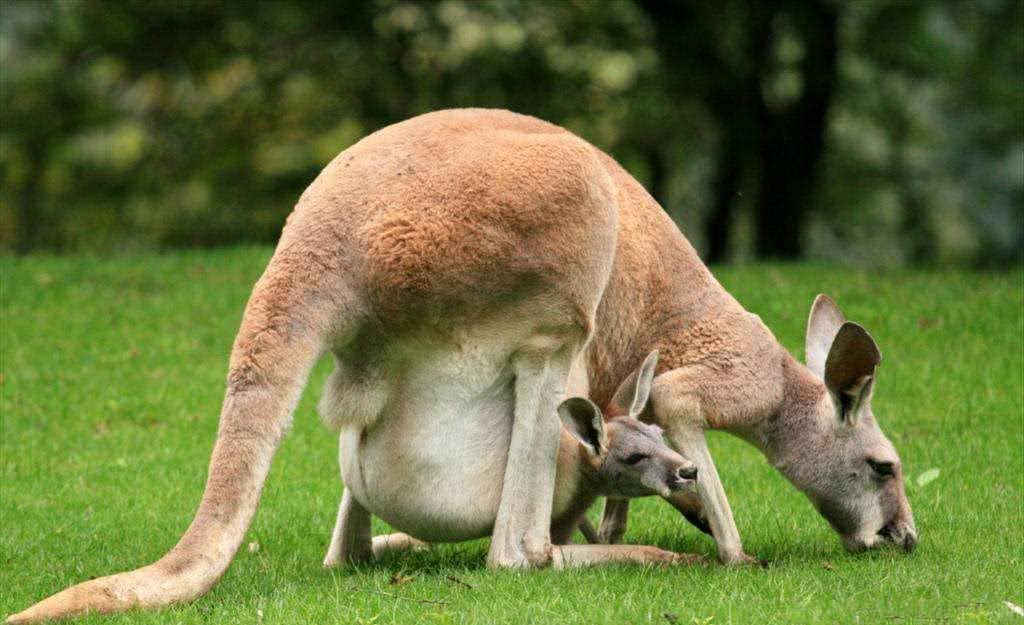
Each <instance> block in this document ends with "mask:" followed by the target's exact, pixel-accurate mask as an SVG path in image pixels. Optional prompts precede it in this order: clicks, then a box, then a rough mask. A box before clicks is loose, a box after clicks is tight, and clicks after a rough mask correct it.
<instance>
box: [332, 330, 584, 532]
mask: <svg viewBox="0 0 1024 625" xmlns="http://www.w3.org/2000/svg"><path fill="white" fill-rule="evenodd" d="M503 317H504V319H503V320H502V321H501V322H500V323H498V324H495V323H481V324H479V325H478V326H476V327H473V328H470V329H468V330H467V329H465V328H461V329H460V330H459V331H458V333H453V334H450V335H447V336H443V337H441V338H439V337H438V336H437V335H434V336H432V337H431V339H430V340H407V341H406V342H405V343H404V344H403V345H401V346H396V345H383V346H380V347H379V349H380V353H377V354H368V353H366V352H365V351H361V352H358V353H351V354H349V355H341V356H336V365H337V368H336V370H335V372H334V373H333V374H332V376H331V378H330V379H329V380H328V384H327V389H326V391H325V396H324V400H323V401H322V402H321V412H322V413H323V416H324V419H325V421H326V422H327V423H328V425H332V426H334V427H339V428H340V446H339V455H340V464H341V473H342V479H343V481H344V483H345V486H346V488H348V489H350V490H351V492H352V494H353V496H354V497H355V498H356V500H358V501H359V503H360V504H362V505H363V507H365V508H366V509H367V510H369V511H370V512H371V513H373V514H375V515H377V516H378V517H380V518H382V519H383V520H384V521H386V522H387V523H388V524H390V525H391V526H392V527H394V528H395V529H397V530H399V531H402V532H405V533H407V534H410V535H412V536H415V537H416V538H419V539H421V540H425V541H430V542H457V541H462V540H470V539H474V538H481V537H484V536H487V535H489V534H490V533H491V530H492V528H493V526H494V521H495V518H496V516H497V511H498V504H499V501H500V497H501V489H502V483H503V480H504V474H505V464H506V461H507V453H508V448H509V442H510V438H511V434H512V423H513V413H514V394H513V388H514V379H513V367H512V364H511V361H512V358H513V356H514V354H515V353H516V352H517V351H518V350H520V349H524V348H526V349H530V348H534V347H539V348H550V345H551V344H553V343H557V342H559V341H560V340H562V339H560V338H559V337H558V336H554V335H551V334H550V331H549V330H548V331H545V332H539V331H538V330H537V328H536V326H537V325H538V324H537V321H536V320H535V319H529V320H528V321H524V320H522V319H520V320H518V321H515V322H514V321H510V318H509V317H508V316H503ZM548 327H550V326H548ZM385 353H386V354H390V355H388V356H384V357H381V354H385ZM356 359H361V360H362V361H364V362H365V361H366V360H371V361H379V365H378V367H377V369H376V371H377V372H376V373H373V374H371V375H370V376H369V378H368V377H367V375H366V374H365V372H362V373H361V375H359V376H356V375H353V374H352V373H351V372H350V367H351V366H355V363H356V362H357V360H356ZM350 362H351V363H352V365H350V364H349V363H350ZM582 362H583V359H582V358H581V359H579V360H578V363H582ZM568 390H569V391H571V392H572V393H573V394H582V395H585V394H586V372H585V370H583V369H582V365H581V364H580V365H579V366H577V367H574V370H573V373H572V375H571V376H570V384H569V389H568ZM552 418H555V417H554V415H552ZM558 503H559V502H556V508H557V507H559V506H558V505H557V504H558Z"/></svg>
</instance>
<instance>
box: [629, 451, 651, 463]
mask: <svg viewBox="0 0 1024 625" xmlns="http://www.w3.org/2000/svg"><path fill="white" fill-rule="evenodd" d="M647 458H648V456H647V454H639V453H638V454H631V455H630V456H629V457H628V458H626V459H625V460H624V462H625V463H626V464H636V463H638V462H640V461H641V460H647Z"/></svg>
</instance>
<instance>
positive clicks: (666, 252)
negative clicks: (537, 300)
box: [588, 182, 750, 406]
mask: <svg viewBox="0 0 1024 625" xmlns="http://www.w3.org/2000/svg"><path fill="white" fill-rule="evenodd" d="M633 184H634V185H636V183H635V182H634V183H633ZM638 187H639V185H636V186H635V187H631V186H627V192H626V193H625V195H626V197H627V198H631V200H632V201H631V202H620V205H621V206H620V220H619V240H618V244H617V247H616V257H615V262H614V264H613V267H612V273H611V276H610V278H609V281H608V285H607V287H606V289H605V292H604V296H603V298H602V300H601V303H600V305H599V306H598V311H597V327H596V333H595V336H594V337H593V339H592V341H591V344H590V347H589V352H588V374H589V378H590V396H591V398H592V399H593V400H594V401H595V402H597V403H598V405H600V406H605V405H607V403H608V401H609V400H610V399H611V397H612V395H613V394H614V392H615V388H616V386H617V384H618V382H619V381H620V380H622V379H624V378H625V377H626V375H628V374H629V372H631V371H633V370H634V369H635V368H636V367H637V366H638V365H639V364H640V362H641V361H642V360H643V358H644V357H645V356H646V355H647V354H648V353H649V352H650V351H651V350H652V349H655V348H658V349H661V348H663V347H665V346H666V345H667V344H669V343H672V342H673V341H674V337H677V336H682V335H684V334H685V333H686V332H687V331H688V330H689V329H692V328H694V327H697V326H701V325H703V326H705V327H709V328H710V327H712V326H713V325H715V324H718V325H721V324H723V323H724V324H735V323H747V321H746V320H745V318H747V317H750V315H749V314H748V313H746V311H745V310H743V308H742V306H740V305H739V303H738V302H736V300H735V299H734V298H733V297H732V296H731V295H729V293H728V292H726V291H725V289H724V288H722V285H721V284H719V283H718V281H717V280H716V279H715V277H714V276H713V275H712V274H711V272H710V271H709V270H708V268H707V267H706V266H705V265H704V263H702V262H701V260H700V258H699V257H698V256H697V252H696V251H695V250H694V249H693V246H691V245H690V243H689V242H688V241H687V240H686V238H685V237H684V236H683V235H682V233H681V232H680V231H679V229H678V228H677V227H676V225H675V224H674V223H673V222H672V220H671V219H670V218H669V217H668V215H666V214H665V213H664V211H662V209H661V207H660V206H658V205H657V203H656V202H654V200H653V199H652V198H650V196H648V195H647V194H646V192H643V190H642V189H639V188H638ZM630 190H631V191H630ZM620 200H621V198H620ZM716 320H717V321H716ZM712 322H713V323H712ZM715 331H717V330H715ZM677 342H679V341H677ZM687 356H688V354H686V353H684V352H683V351H682V350H669V352H668V353H666V352H664V351H663V352H662V353H661V360H660V362H659V366H658V373H662V372H664V371H667V370H671V369H674V368H677V367H680V366H684V365H686V364H689V363H688V362H686V358H687Z"/></svg>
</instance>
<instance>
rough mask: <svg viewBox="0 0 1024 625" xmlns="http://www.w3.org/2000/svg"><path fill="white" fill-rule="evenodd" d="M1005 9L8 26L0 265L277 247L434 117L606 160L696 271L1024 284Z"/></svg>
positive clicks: (687, 10) (103, 10)
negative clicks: (364, 151)
mask: <svg viewBox="0 0 1024 625" xmlns="http://www.w3.org/2000/svg"><path fill="white" fill-rule="evenodd" d="M1021 11H1022V3H1020V2H1019V1H1017V0H985V2H972V1H968V0H957V1H954V2H949V3H891V2H886V1H883V0H863V1H861V2H857V3H852V4H840V3H835V2H830V1H828V0H813V1H810V2H798V1H797V0H766V1H765V2H758V3H746V2H739V1H738V0H725V1H723V2H719V3H713V4H712V3H698V2H667V1H665V2H658V1H656V0H635V1H627V0H621V1H616V2H607V3H596V2H589V1H584V0H567V1H565V2H557V3H555V2H552V3H540V2H524V1H519V0H490V1H487V2H474V1H470V0H443V1H441V2H428V1H425V0H372V1H362V0H359V1H356V0H352V1H349V2H335V3H314V2H264V3H256V4H251V5H250V4H244V5H243V4H239V3H226V2H221V1H219V0H189V1H188V2H180V1H179V0H151V1H145V2H144V1H141V0H127V1H123V2H102V1H99V0H92V1H88V2H74V3H71V2H62V3H40V2H34V1H31V0H21V1H18V0H6V1H5V2H3V4H0V250H16V251H19V252H26V251H30V250H34V249H53V250H81V249H94V250H101V251H106V250H124V249H133V248H140V249H144V248H154V247H156V248H163V247H177V246H196V245H200V246H209V245H223V244H231V243H235V242H240V241H263V242H271V241H273V240H274V239H275V238H276V237H277V234H278V233H279V231H280V227H281V224H282V223H283V220H284V217H285V215H286V214H287V213H288V211H289V210H290V208H291V206H292V205H293V204H294V201H295V199H296V198H297V197H298V195H299V193H300V192H301V190H302V188H303V187H304V185H306V184H308V182H309V180H311V179H312V178H313V177H314V176H315V175H316V173H317V172H318V171H319V169H320V168H322V167H323V165H324V164H326V162H328V161H329V160H330V159H331V158H333V156H334V155H335V154H337V153H338V152H339V151H340V150H342V149H344V148H345V147H347V146H348V145H350V144H352V143H353V142H355V141H357V140H358V139H359V138H360V137H362V136H363V135H365V134H366V133H368V132H371V131H373V130H374V129H376V128H379V127H381V126H384V125H386V124H389V123H392V122H395V121H399V120H401V119H404V118H407V117H410V116H413V115H416V114H419V113H423V112H426V111H430V110H434V109H439V108H445V107H453V106H495V107H503V108H509V109H513V110H517V111H520V112H523V113H528V114H533V115H537V116H539V117H542V118H545V119H548V120H550V121H552V122H555V123H559V124H562V125H564V126H566V127H568V128H569V129H571V130H573V131H575V132H577V133H578V134H580V135H582V136H584V137H586V138H587V139H589V140H591V141H592V142H594V143H595V144H596V145H597V146H599V147H601V148H602V149H605V150H607V151H609V152H611V153H612V154H613V155H614V156H616V157H617V158H618V159H619V160H621V161H622V162H623V163H624V164H625V165H626V166H627V168H628V169H630V170H631V171H633V172H634V173H635V174H636V175H637V176H638V178H640V180H641V181H642V182H643V183H644V184H645V185H646V186H647V187H648V189H650V190H651V192H652V194H653V195H655V197H657V198H658V199H659V200H660V201H661V202H662V203H663V205H664V206H665V207H666V210H667V211H668V212H669V214H670V215H672V217H673V218H674V219H676V220H677V221H679V222H680V223H681V224H684V225H685V226H686V227H687V231H688V233H689V234H690V236H691V238H692V239H693V240H694V242H695V243H696V244H697V245H698V246H699V247H700V248H702V249H703V250H704V251H705V252H706V256H707V257H708V258H709V259H711V260H713V261H720V260H723V259H726V258H733V257H742V256H744V255H745V254H746V253H747V250H748V249H749V250H751V251H752V253H753V254H756V255H760V256H770V257H777V258H792V257H796V256H800V255H810V256H812V257H815V258H827V259H834V260H842V261H853V262H861V263H866V264H883V263H901V262H935V261H939V262H974V263H993V264H1004V263H1007V262H1013V261H1014V260H1018V261H1019V260H1020V258H1021V249H1022V247H1024V226H1022V221H1024V218H1022V213H1021V211H1022V208H1021V207H1022V206H1024V128H1022V123H1024V101H1022V98H1024V96H1022V89H1021V87H1020V84H1021V79H1022V78H1024V69H1022V63H1024V61H1022V59H1024V51H1022V43H1021V41H1022V40H1024V32H1022V29H1024V18H1022V15H1021Z"/></svg>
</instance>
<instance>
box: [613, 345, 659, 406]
mask: <svg viewBox="0 0 1024 625" xmlns="http://www.w3.org/2000/svg"><path fill="white" fill-rule="evenodd" d="M657 366H658V350H654V351H652V352H651V353H650V354H647V358H644V361H643V363H642V364H641V365H640V366H639V367H637V369H636V371H634V372H633V373H630V374H629V376H628V377H626V379H625V380H623V381H622V384H619V388H618V389H617V390H616V391H615V395H613V396H612V401H611V403H610V404H609V405H608V409H609V411H610V413H611V414H612V415H613V416H620V415H629V416H631V417H633V418H634V419H636V418H637V417H639V416H640V413H642V412H643V411H644V408H645V407H646V406H647V398H648V397H650V396H651V382H653V381H654V369H655V368H656V367H657Z"/></svg>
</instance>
